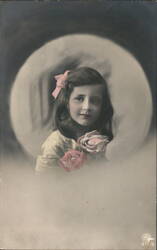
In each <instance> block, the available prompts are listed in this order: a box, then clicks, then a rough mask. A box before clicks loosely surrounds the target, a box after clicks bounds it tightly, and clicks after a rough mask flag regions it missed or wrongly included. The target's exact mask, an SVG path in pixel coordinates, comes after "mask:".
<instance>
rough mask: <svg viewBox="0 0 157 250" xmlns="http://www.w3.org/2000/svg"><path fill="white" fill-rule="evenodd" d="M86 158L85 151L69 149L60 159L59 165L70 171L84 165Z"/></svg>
mask: <svg viewBox="0 0 157 250" xmlns="http://www.w3.org/2000/svg"><path fill="white" fill-rule="evenodd" d="M86 159H87V157H86V154H85V153H84V152H80V151H78V150H69V151H68V152H66V153H65V154H64V156H63V157H62V158H61V159H60V160H59V166H60V167H61V168H64V169H65V170H66V171H68V172H70V171H71V170H74V169H78V168H80V167H82V166H83V164H84V162H85V161H86Z"/></svg>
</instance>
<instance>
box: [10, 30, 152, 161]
mask: <svg viewBox="0 0 157 250" xmlns="http://www.w3.org/2000/svg"><path fill="white" fill-rule="evenodd" d="M75 60H76V61H77V65H78V66H89V67H93V68H95V69H97V70H98V71H99V72H100V73H101V74H102V75H103V76H104V77H105V76H107V81H108V87H109V91H110V95H111V100H112V104H113V107H114V118H113V131H114V139H113V140H112V142H110V144H109V145H108V148H107V152H106V155H107V158H108V159H110V160H114V159H117V158H121V157H125V156H127V155H128V154H130V153H131V152H134V151H135V150H136V149H137V148H138V147H139V146H141V145H142V144H143V143H144V142H145V138H146V136H147V134H148V131H149V126H150V122H151V117H152V97H151V93H150V89H149V83H148V80H147V78H146V76H145V73H144V71H143V69H142V67H141V65H140V64H139V63H138V61H137V60H136V59H135V58H134V57H133V56H132V55H131V54H130V53H129V52H128V51H126V50H125V49H123V48H122V47H120V46H119V45H117V44H115V43H114V42H113V41H111V40H108V39H104V38H101V37H98V36H95V35H88V34H76V35H67V36H63V37H60V38H57V39H55V40H52V41H50V42H48V43H46V44H44V45H43V46H42V47H41V48H39V49H38V50H36V51H35V52H34V53H33V54H32V55H31V56H30V57H29V58H28V59H27V60H26V62H25V63H24V64H23V66H22V67H21V69H20V70H19V72H18V74H17V77H16V79H15V81H14V84H13V87H12V90H11V98H10V104H11V105H10V107H11V109H10V115H11V121H12V126H13V129H14V132H15V134H16V137H17V139H18V141H19V142H20V144H21V145H22V146H23V148H24V149H25V151H26V152H27V153H28V154H30V155H32V156H34V157H36V156H37V155H38V154H39V152H40V147H41V144H42V143H43V141H44V140H45V139H46V137H47V136H48V135H49V134H50V133H51V129H52V128H51V124H52V120H51V114H52V109H51V107H50V105H49V98H50V93H49V82H50V78H51V77H53V75H52V72H53V74H56V73H63V72H55V69H57V71H58V69H59V67H60V66H61V67H60V68H61V69H63V68H65V69H66V70H68V69H69V68H66V62H67V67H68V62H69V61H75ZM63 64H64V65H63Z"/></svg>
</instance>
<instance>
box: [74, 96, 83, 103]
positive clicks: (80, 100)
mask: <svg viewBox="0 0 157 250" xmlns="http://www.w3.org/2000/svg"><path fill="white" fill-rule="evenodd" d="M75 100H77V101H79V102H82V101H83V100H84V98H83V96H77V97H76V98H75Z"/></svg>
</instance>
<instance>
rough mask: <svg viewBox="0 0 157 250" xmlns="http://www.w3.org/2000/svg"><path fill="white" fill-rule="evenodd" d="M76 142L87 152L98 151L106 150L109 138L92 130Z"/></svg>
mask: <svg viewBox="0 0 157 250" xmlns="http://www.w3.org/2000/svg"><path fill="white" fill-rule="evenodd" d="M77 143H78V144H79V146H80V147H81V148H83V149H84V150H86V151H87V152H89V153H98V152H104V151H105V150H106V145H107V143H109V139H108V137H107V136H104V135H101V134H99V132H98V131H96V130H94V131H92V132H89V133H86V134H85V135H83V136H81V137H80V138H78V140H77Z"/></svg>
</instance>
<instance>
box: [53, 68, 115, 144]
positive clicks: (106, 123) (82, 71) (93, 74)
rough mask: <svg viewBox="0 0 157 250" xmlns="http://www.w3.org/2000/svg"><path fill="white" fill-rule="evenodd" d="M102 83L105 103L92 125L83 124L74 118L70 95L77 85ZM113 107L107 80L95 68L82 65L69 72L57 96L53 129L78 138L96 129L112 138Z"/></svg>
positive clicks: (69, 136)
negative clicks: (70, 106) (63, 86)
mask: <svg viewBox="0 0 157 250" xmlns="http://www.w3.org/2000/svg"><path fill="white" fill-rule="evenodd" d="M95 84H101V85H103V87H104V92H103V104H102V108H101V112H100V115H99V117H98V119H97V121H96V122H95V123H94V124H93V125H92V126H86V127H85V126H82V125H79V124H77V123H76V122H75V121H74V120H72V118H71V116H70V114H69V110H68V103H69V98H70V95H71V93H72V91H73V89H74V88H75V87H78V86H85V85H95ZM112 116H113V107H112V104H111V100H110V95H109V92H108V88H107V82H106V80H105V79H104V78H103V77H102V76H101V74H100V73H99V72H98V71H96V70H95V69H92V68H89V67H80V68H77V69H75V70H71V71H70V72H69V73H68V76H67V80H66V82H65V88H62V89H61V91H60V93H59V95H58V96H57V98H56V100H55V102H54V107H53V129H54V130H56V129H58V130H59V131H60V132H61V133H62V134H63V135H64V136H66V137H68V138H72V139H77V137H79V136H81V135H82V134H84V133H85V132H89V131H92V130H94V129H96V130H97V131H99V132H100V133H101V134H103V135H107V136H108V137H109V139H110V140H112V138H113V134H112Z"/></svg>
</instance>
